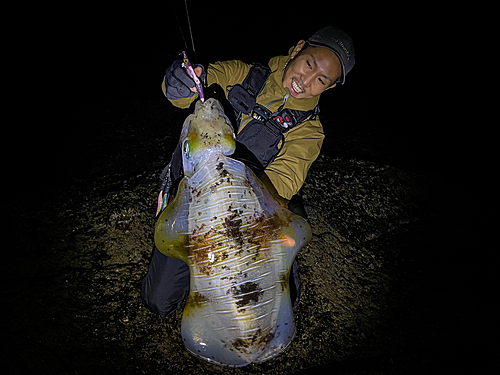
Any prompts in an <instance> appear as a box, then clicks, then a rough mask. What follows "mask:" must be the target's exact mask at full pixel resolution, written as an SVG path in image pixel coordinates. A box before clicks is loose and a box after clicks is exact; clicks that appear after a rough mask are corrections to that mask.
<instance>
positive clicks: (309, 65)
mask: <svg viewBox="0 0 500 375" xmlns="http://www.w3.org/2000/svg"><path fill="white" fill-rule="evenodd" d="M306 62H307V66H308V67H309V68H310V67H311V64H310V63H309V60H306Z"/></svg>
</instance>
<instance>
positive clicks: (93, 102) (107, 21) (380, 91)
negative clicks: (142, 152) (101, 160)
mask: <svg viewBox="0 0 500 375" xmlns="http://www.w3.org/2000/svg"><path fill="white" fill-rule="evenodd" d="M172 3H173V5H172ZM215 4H216V5H215ZM313 4H315V5H314V6H312V7H309V8H308V7H307V6H306V4H302V5H301V6H300V7H291V6H290V4H289V3H285V2H270V1H252V3H251V5H246V4H245V3H243V2H234V1H217V2H215V3H213V4H212V3H209V2H206V3H205V5H204V6H203V8H202V9H200V8H199V5H198V4H197V3H196V4H195V3H194V2H188V7H189V10H190V18H191V26H192V32H193V38H194V43H195V48H196V54H195V53H193V52H192V51H190V49H191V40H190V39H191V38H190V35H189V29H188V24H187V18H186V12H185V8H184V2H183V1H176V2H169V3H168V5H162V6H161V7H150V6H146V5H136V4H134V6H124V7H120V8H115V9H101V7H91V6H88V5H85V6H82V7H78V6H73V7H71V8H68V9H65V10H63V11H62V13H61V14H64V16H58V17H55V16H50V15H49V16H48V17H41V16H40V17H35V20H34V21H33V25H32V26H33V27H31V28H30V30H32V32H31V35H30V37H29V38H28V40H27V41H26V43H25V44H23V45H17V48H18V50H19V55H18V56H21V58H20V59H19V61H22V73H21V74H20V76H21V77H22V78H23V80H24V83H23V84H22V85H18V86H19V87H18V89H19V90H20V91H21V94H20V95H18V96H16V98H17V102H18V103H20V104H21V109H20V110H19V111H20V112H25V111H26V112H28V113H29V115H30V116H33V121H34V123H35V127H34V129H32V130H30V131H26V129H25V128H23V127H17V126H14V131H17V132H19V135H18V137H17V138H18V139H19V140H20V142H19V143H20V146H19V148H20V150H21V151H22V154H23V155H28V156H29V157H30V162H29V165H27V166H25V167H23V168H25V169H26V168H29V169H30V170H31V173H35V174H36V175H37V176H38V177H39V178H42V179H44V180H45V181H46V182H47V183H48V184H49V185H50V184H53V183H59V182H60V180H61V179H64V176H65V175H66V174H68V172H69V171H71V169H72V168H74V165H73V164H72V162H73V161H74V160H75V158H76V159H81V157H82V155H83V154H84V153H85V150H87V149H88V148H89V147H93V146H92V143H91V142H89V140H91V139H92V137H93V136H94V135H99V134H100V133H102V132H106V125H104V124H105V123H109V122H113V123H117V121H120V116H127V115H129V114H130V113H131V111H133V109H131V108H132V107H133V106H132V104H133V103H141V105H142V107H146V108H147V106H148V103H149V102H151V101H154V102H158V101H161V100H163V101H164V105H165V108H166V110H167V111H168V110H169V109H171V108H172V106H171V104H170V103H169V102H168V101H167V100H166V99H165V98H164V97H163V94H162V92H161V90H160V84H161V80H162V78H163V76H164V73H165V70H166V69H167V68H168V66H169V65H170V64H171V63H172V61H173V60H175V59H177V58H178V54H179V53H180V52H181V51H182V50H183V49H186V47H185V44H184V41H183V37H182V35H181V29H182V33H183V34H184V38H185V39H186V43H187V44H188V53H189V54H190V58H191V59H192V60H193V61H194V60H196V58H197V59H198V61H199V62H201V63H204V64H205V66H207V64H208V62H214V61H217V60H228V59H239V60H242V61H244V62H247V63H251V62H254V61H255V62H262V63H266V62H268V60H269V59H270V58H271V57H273V56H276V55H283V54H286V53H287V51H288V49H289V48H290V47H292V46H294V45H295V44H296V43H297V41H298V40H300V39H307V38H308V37H309V36H311V35H312V34H313V33H314V32H315V31H316V30H317V29H319V28H321V27H323V26H326V25H333V26H336V27H338V28H340V29H343V30H344V31H346V32H347V33H348V34H349V35H350V36H351V37H352V38H353V40H354V43H355V47H356V65H355V67H354V68H353V70H352V71H351V72H350V73H349V75H348V76H347V80H346V85H345V86H343V87H340V86H339V87H336V88H334V89H332V90H329V91H327V92H326V93H324V94H323V96H322V99H321V101H320V108H321V110H322V113H321V116H320V118H321V120H322V123H323V126H324V129H325V134H326V136H327V139H326V140H325V143H324V146H323V152H324V153H327V154H330V155H331V156H346V157H361V158H364V159H369V160H373V161H376V162H380V163H385V164H390V165H394V166H397V167H401V168H403V169H409V170H412V171H416V172H418V173H430V174H438V175H443V176H446V177H447V178H448V177H450V178H456V174H457V171H458V170H462V169H463V165H464V163H470V161H469V156H470V152H469V151H470V150H469V148H467V147H464V145H463V142H464V140H467V139H468V137H469V136H468V135H465V134H463V132H457V131H456V130H455V129H454V128H453V127H454V124H453V123H452V122H450V121H447V113H445V112H443V110H442V109H443V105H442V104H440V103H439V101H438V102H436V99H438V98H441V96H442V92H441V91H440V88H438V87H436V85H434V86H431V85H430V84H429V78H428V77H429V76H432V77H433V81H434V82H436V81H437V82H439V81H440V80H439V79H437V78H436V74H438V73H439V71H440V69H441V70H442V68H441V67H442V64H443V63H442V61H441V63H440V65H439V66H436V65H431V62H432V59H431V58H430V56H433V54H434V51H433V50H432V49H431V48H432V45H431V44H429V43H426V42H425V41H426V40H427V37H428V34H426V32H427V33H428V31H424V30H425V28H423V25H422V23H421V22H420V20H418V19H414V18H411V19H412V21H411V22H410V21H409V19H410V17H409V14H408V10H407V9H406V10H404V11H403V10H398V9H396V12H395V9H387V8H381V7H379V6H378V5H377V6H376V5H368V6H363V7H360V6H359V5H357V4H356V5H341V4H337V3H332V2H330V3H328V5H325V4H322V5H318V4H317V3H313ZM40 11H41V12H42V14H44V15H45V14H47V13H49V14H51V13H52V12H51V11H50V9H45V8H44V9H43V10H40ZM54 11H55V10H54ZM58 11H60V9H58ZM426 22H428V21H426ZM426 26H427V27H429V25H428V24H426ZM155 110H156V109H155V108H153V107H151V111H150V112H149V113H148V115H150V116H155V114H154V111H155ZM136 115H137V114H136ZM158 116H162V114H159V113H158ZM82 139H84V140H85V141H82ZM466 149H467V150H469V151H467V152H464V151H465V150H466ZM83 157H85V156H84V155H83ZM33 164H34V165H33ZM8 168H9V167H8ZM12 168H13V169H14V170H16V169H18V168H17V167H12ZM70 174H71V173H70ZM73 175H74V173H73ZM26 178H29V177H26V176H25V177H21V178H20V179H19V180H18V182H19V186H20V187H21V188H22V187H24V186H26Z"/></svg>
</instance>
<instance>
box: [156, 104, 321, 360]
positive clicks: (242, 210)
mask: <svg viewBox="0 0 500 375" xmlns="http://www.w3.org/2000/svg"><path fill="white" fill-rule="evenodd" d="M180 142H181V145H182V149H183V163H184V171H185V177H184V178H183V180H182V181H181V183H180V185H179V189H178V193H177V195H176V197H175V199H174V200H173V201H172V203H171V204H170V205H169V206H167V208H166V209H165V210H164V211H163V212H162V214H161V215H160V217H159V219H158V222H157V224H156V230H155V243H156V246H157V247H158V249H159V250H160V251H161V252H162V253H164V254H165V255H167V256H170V257H174V258H178V259H181V260H183V261H184V262H186V263H187V264H188V266H189V269H190V276H191V284H190V293H189V297H188V300H187V303H186V307H185V308H184V314H183V318H182V327H181V331H182V337H183V340H184V344H185V346H186V348H187V349H188V350H189V351H190V352H191V353H193V354H195V355H197V356H199V357H201V358H203V359H205V360H207V361H210V362H214V363H217V364H220V365H226V366H245V365H247V364H249V363H252V362H263V361H266V360H268V359H270V358H272V357H274V356H276V355H277V354H279V353H280V352H282V351H283V350H284V349H285V348H286V347H287V346H288V345H289V344H290V342H291V341H292V339H293V337H294V334H295V324H294V321H293V312H292V304H291V301H290V293H289V286H288V280H289V275H290V269H291V265H292V262H293V260H294V258H295V255H296V254H297V252H298V251H299V250H300V248H301V247H302V246H304V245H305V244H306V243H307V241H309V239H310V237H311V230H310V227H309V225H308V224H307V222H306V221H305V220H304V219H303V218H301V217H300V216H297V215H294V214H292V213H291V212H290V211H288V210H287V209H285V208H283V207H282V206H280V205H279V204H278V203H277V202H276V201H275V200H274V199H273V198H272V197H271V195H270V194H269V193H268V192H267V190H266V189H265V188H264V186H263V185H262V183H261V182H260V180H259V179H258V178H257V177H256V176H255V175H254V174H253V172H252V171H251V170H250V169H248V168H247V167H246V166H245V165H244V164H243V163H241V162H239V161H236V160H234V159H231V158H229V157H228V156H226V155H230V154H231V153H232V152H234V134H233V132H232V129H231V127H230V126H229V125H228V124H227V122H226V120H225V116H224V114H223V112H222V109H221V106H220V104H219V102H218V101H216V100H215V99H208V100H207V101H206V102H205V103H201V102H198V103H197V105H196V109H195V113H194V114H193V115H190V116H189V117H188V118H187V119H186V122H185V123H184V127H183V130H182V133H181V140H180Z"/></svg>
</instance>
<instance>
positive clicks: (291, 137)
mask: <svg viewBox="0 0 500 375" xmlns="http://www.w3.org/2000/svg"><path fill="white" fill-rule="evenodd" d="M291 51H292V49H290V51H289V55H288V56H276V57H273V58H272V59H271V60H270V61H269V67H270V68H271V71H272V73H271V74H270V76H269V78H268V80H267V82H266V84H265V86H264V88H263V90H262V91H261V93H260V94H259V96H258V97H257V103H259V104H261V105H263V106H265V107H267V108H268V109H269V110H270V111H271V112H272V113H274V112H276V111H277V110H278V108H279V107H280V106H281V105H282V104H283V102H284V98H285V95H287V94H289V90H288V88H284V87H283V83H282V80H283V71H284V68H285V66H286V64H287V63H288V61H290V53H291ZM250 67H251V65H250V64H245V63H244V62H242V61H239V60H230V61H222V62H216V63H214V64H209V66H208V69H207V78H206V79H207V85H208V86H210V85H212V84H214V83H216V84H218V85H220V86H221V87H222V88H224V89H226V92H225V93H226V98H227V95H228V91H229V90H228V89H230V88H231V87H232V86H233V85H235V84H241V83H242V82H243V80H244V79H245V77H246V76H247V74H248V72H249V71H250ZM162 90H163V93H164V94H165V96H166V88H165V79H164V80H163V83H162ZM196 99H198V94H197V93H196V94H195V95H192V96H191V97H188V98H182V99H177V100H170V101H171V103H172V104H173V105H175V106H176V107H179V108H188V107H189V106H190V104H191V103H192V102H193V101H194V100H196ZM318 101H319V96H316V97H313V98H310V99H296V98H294V97H292V96H289V97H288V99H287V100H286V103H285V108H289V109H294V110H302V111H307V110H310V109H313V108H314V107H315V106H316V105H317V104H318ZM251 119H252V117H251V116H250V115H242V118H241V122H240V127H239V130H238V131H241V130H242V129H243V128H244V127H245V125H246V124H247V123H248V122H249V121H250V120H251ZM323 139H324V134H323V126H322V125H321V122H320V120H319V117H317V116H316V118H315V119H314V120H310V119H309V120H306V121H304V122H303V123H301V124H299V125H297V126H295V127H293V128H292V129H290V130H289V131H288V132H286V133H285V135H284V140H285V141H284V144H283V145H282V147H281V150H280V152H279V153H278V155H277V156H276V158H275V159H274V160H273V161H272V162H271V163H270V164H269V165H268V166H267V167H266V169H265V170H264V173H265V174H266V176H267V177H268V179H269V180H270V182H271V183H272V184H273V186H274V188H275V189H276V192H277V193H278V194H279V195H280V196H281V197H282V198H284V199H285V200H287V201H288V200H290V199H291V197H292V196H293V195H295V194H296V193H297V192H298V191H299V190H300V188H301V187H302V184H303V183H304V181H305V179H306V177H307V172H308V171H309V168H310V167H311V164H312V163H313V162H314V160H316V158H317V157H318V155H319V153H320V149H321V145H322V143H323ZM280 203H282V202H280Z"/></svg>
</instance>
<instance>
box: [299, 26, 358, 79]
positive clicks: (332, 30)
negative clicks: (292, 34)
mask: <svg viewBox="0 0 500 375" xmlns="http://www.w3.org/2000/svg"><path fill="white" fill-rule="evenodd" d="M307 43H308V44H309V45H311V46H315V47H324V48H328V49H329V50H330V51H332V52H333V53H335V54H336V55H337V57H338V58H339V60H340V65H341V66H342V73H341V74H340V77H339V79H338V80H337V82H338V83H340V84H341V85H343V84H344V82H345V76H346V74H347V73H349V72H350V71H351V69H352V67H353V66H354V43H353V41H352V39H351V37H350V36H349V35H347V34H346V33H345V32H343V31H342V30H340V29H337V28H336V27H333V26H327V27H324V28H322V29H320V30H318V31H316V33H315V34H314V35H313V36H312V37H310V38H309V39H308V40H307Z"/></svg>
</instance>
